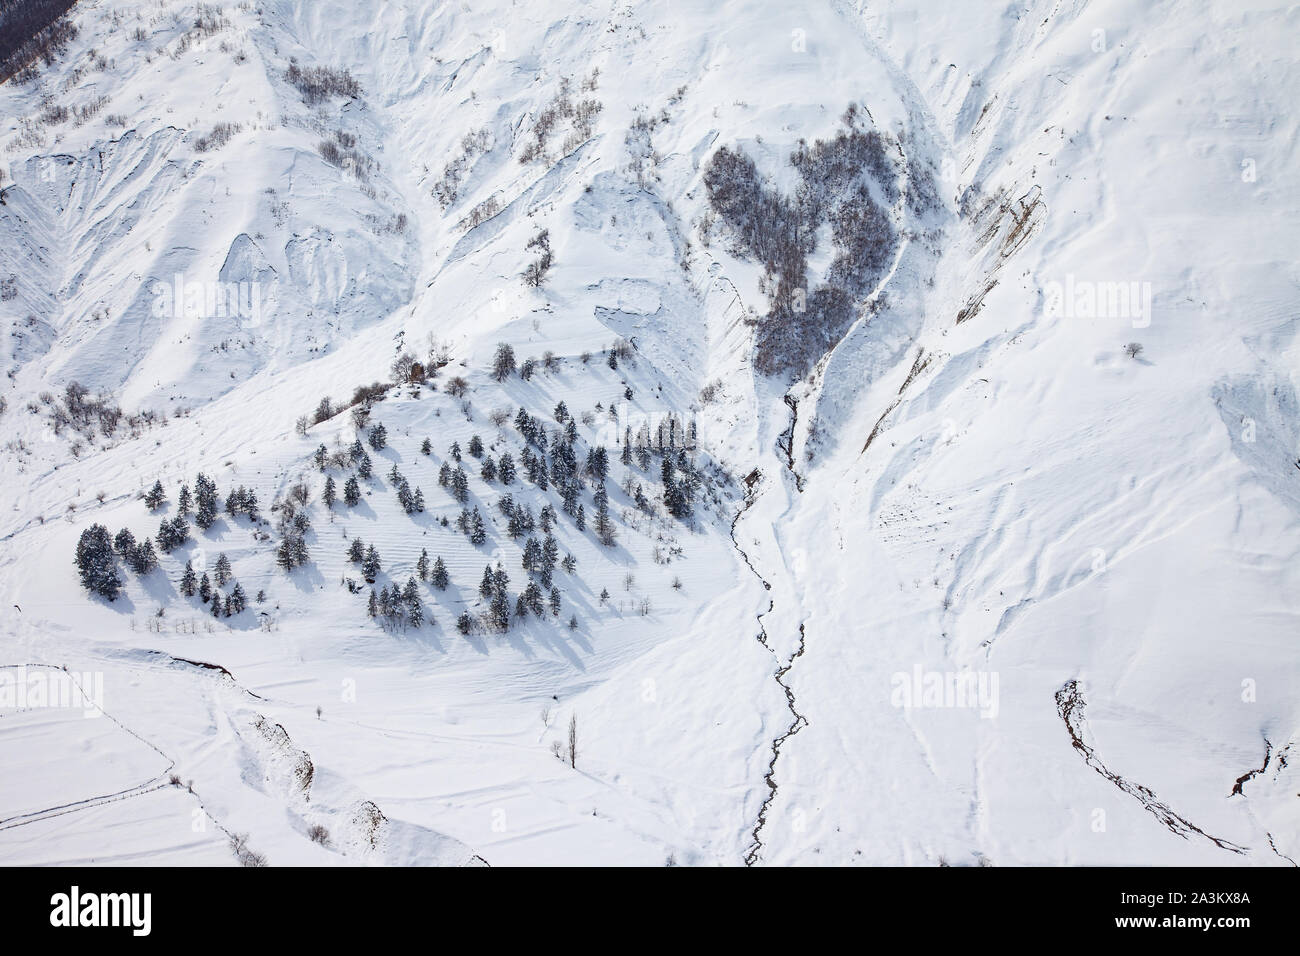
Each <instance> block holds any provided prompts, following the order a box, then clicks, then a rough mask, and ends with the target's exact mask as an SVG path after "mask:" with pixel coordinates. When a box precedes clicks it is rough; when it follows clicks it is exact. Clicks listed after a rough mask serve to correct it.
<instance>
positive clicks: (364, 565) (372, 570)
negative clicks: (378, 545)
mask: <svg viewBox="0 0 1300 956" xmlns="http://www.w3.org/2000/svg"><path fill="white" fill-rule="evenodd" d="M380 568H381V565H380V561H379V552H378V551H376V550H375V546H374V545H373V544H372V545H371V546H370V547H368V548H366V554H365V557H363V558H362V559H361V573H362V575H364V576H365V579H366V583H368V584H374V583H375V577H376V576H378V574H379V571H380Z"/></svg>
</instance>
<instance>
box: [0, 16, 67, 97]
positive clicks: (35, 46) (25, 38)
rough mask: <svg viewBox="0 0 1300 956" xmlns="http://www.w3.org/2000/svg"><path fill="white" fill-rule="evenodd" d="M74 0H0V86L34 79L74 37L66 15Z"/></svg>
mask: <svg viewBox="0 0 1300 956" xmlns="http://www.w3.org/2000/svg"><path fill="white" fill-rule="evenodd" d="M75 2H76V0H0V83H5V82H7V81H8V80H9V79H10V77H14V76H17V77H18V79H19V81H20V82H25V81H28V80H32V79H35V78H36V76H37V70H36V64H37V62H38V61H41V60H43V61H44V62H45V64H46V66H49V65H50V64H52V63H53V62H54V60H55V58H56V57H58V56H59V55H60V54H61V53H63V51H64V50H65V49H67V46H68V44H69V43H71V42H72V41H73V40H75V39H76V37H77V25H76V24H75V23H73V22H72V20H70V19H69V18H68V17H67V16H66V14H67V12H68V11H69V10H71V9H72V5H73V3H75Z"/></svg>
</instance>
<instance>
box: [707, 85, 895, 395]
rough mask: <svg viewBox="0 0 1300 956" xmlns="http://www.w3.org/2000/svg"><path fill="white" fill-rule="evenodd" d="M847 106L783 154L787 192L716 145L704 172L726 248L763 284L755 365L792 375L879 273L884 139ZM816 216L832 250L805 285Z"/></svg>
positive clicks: (883, 242) (886, 250) (888, 184)
mask: <svg viewBox="0 0 1300 956" xmlns="http://www.w3.org/2000/svg"><path fill="white" fill-rule="evenodd" d="M859 121H860V115H859V113H858V111H857V110H856V108H853V107H850V109H849V110H848V111H846V113H845V116H844V124H845V125H844V128H843V129H841V130H840V131H839V132H838V133H837V135H836V136H835V137H833V138H832V139H830V140H818V141H816V142H815V143H814V144H813V145H812V146H809V145H808V144H807V143H803V142H801V143H800V144H799V147H798V148H797V149H796V150H795V151H794V153H793V154H792V155H791V157H790V163H791V165H792V166H793V167H794V169H795V171H796V172H797V173H798V177H799V178H798V184H797V186H796V189H795V191H794V194H793V195H790V196H786V195H783V194H781V193H780V192H778V191H777V190H776V189H774V188H772V187H771V186H770V185H769V184H768V183H766V182H765V181H764V180H763V178H762V176H760V174H759V172H758V170H757V168H756V166H755V165H754V162H753V160H752V159H750V158H749V157H748V156H746V155H744V154H743V153H741V152H739V151H737V150H732V149H729V148H727V147H725V146H724V147H722V148H721V149H719V150H718V151H717V152H716V153H714V155H713V157H712V158H711V159H710V161H709V163H708V165H707V166H706V168H705V171H704V184H705V188H706V189H707V190H708V194H709V202H710V205H711V207H712V209H713V211H714V212H715V213H716V214H717V215H718V216H719V217H720V218H721V219H722V221H723V222H725V223H726V224H727V226H728V227H730V229H731V231H732V235H733V236H734V237H735V243H736V252H737V253H738V254H740V255H746V256H749V257H751V258H753V259H755V260H757V261H758V262H760V263H762V264H763V266H764V268H765V270H766V272H767V278H768V281H769V283H770V289H769V295H770V307H769V310H768V314H767V315H766V316H765V317H763V318H762V319H761V320H759V322H758V328H757V337H756V351H755V366H756V367H757V368H758V369H759V370H760V371H763V372H766V373H770V374H774V373H795V374H797V375H802V374H803V373H804V372H806V371H807V369H808V368H809V367H811V365H812V364H813V363H814V362H816V361H817V359H819V358H820V357H821V356H822V355H824V354H825V353H826V351H828V350H829V349H830V348H831V347H832V346H833V345H834V344H835V343H836V342H838V341H839V339H840V337H841V336H842V335H843V334H844V333H845V331H847V329H848V327H849V326H850V325H851V324H852V322H853V321H854V319H855V317H856V315H857V310H858V303H859V302H860V300H861V299H862V297H863V296H864V295H865V294H866V293H867V292H869V291H870V290H871V288H873V287H874V286H875V284H876V283H877V281H878V280H879V279H880V277H881V276H883V275H884V273H885V271H886V270H887V269H888V267H889V262H890V258H891V257H892V255H893V252H894V250H895V249H896V248H897V243H898V237H897V234H896V231H895V229H894V228H893V226H892V224H891V222H890V219H889V216H888V215H887V214H886V212H885V211H884V210H883V209H882V208H881V207H880V205H879V204H878V203H877V202H876V201H875V200H874V199H873V198H872V190H871V185H872V184H874V185H875V186H876V188H877V189H878V190H879V191H880V195H882V196H883V198H884V199H885V201H886V202H889V203H891V204H892V203H894V202H895V201H896V200H897V198H898V195H899V190H898V185H897V182H896V180H897V172H896V162H895V158H894V157H895V156H896V155H897V148H896V146H895V144H894V143H893V141H892V140H891V139H889V138H887V137H885V136H883V135H881V134H880V133H879V132H877V131H876V130H874V129H872V130H864V129H862V128H861V126H860V122H859ZM823 223H827V224H829V225H830V227H831V239H832V242H833V244H834V247H835V254H834V257H833V259H832V262H831V266H830V269H829V271H828V273H827V276H826V279H825V282H824V283H822V284H821V285H819V286H818V287H817V288H815V289H810V288H809V282H808V275H807V268H808V256H809V255H810V254H811V253H812V252H814V251H815V249H816V244H817V233H818V231H819V229H820V227H821V226H822V224H823Z"/></svg>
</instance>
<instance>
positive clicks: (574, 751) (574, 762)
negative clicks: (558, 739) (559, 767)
mask: <svg viewBox="0 0 1300 956" xmlns="http://www.w3.org/2000/svg"><path fill="white" fill-rule="evenodd" d="M569 766H570V767H572V768H574V769H575V770H576V769H577V767H578V715H577V714H574V715H573V716H571V717H570V718H569Z"/></svg>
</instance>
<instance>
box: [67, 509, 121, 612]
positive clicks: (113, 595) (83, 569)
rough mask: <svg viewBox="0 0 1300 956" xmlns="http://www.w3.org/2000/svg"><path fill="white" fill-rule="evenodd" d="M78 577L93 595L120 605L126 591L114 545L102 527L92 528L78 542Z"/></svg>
mask: <svg viewBox="0 0 1300 956" xmlns="http://www.w3.org/2000/svg"><path fill="white" fill-rule="evenodd" d="M76 565H77V573H78V574H79V575H80V576H81V586H82V587H84V588H85V589H86V590H87V591H90V592H91V593H92V594H98V595H101V596H102V597H106V598H108V599H109V600H110V601H116V600H117V595H118V593H119V592H120V591H121V589H122V578H121V576H120V575H119V574H118V573H117V561H116V558H115V556H114V553H113V541H112V539H111V538H109V536H108V529H107V528H105V527H104V526H103V525H102V524H92V525H91V526H90V527H89V528H87V529H86V530H85V531H83V532H81V538H80V540H79V541H78V542H77V557H76Z"/></svg>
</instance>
